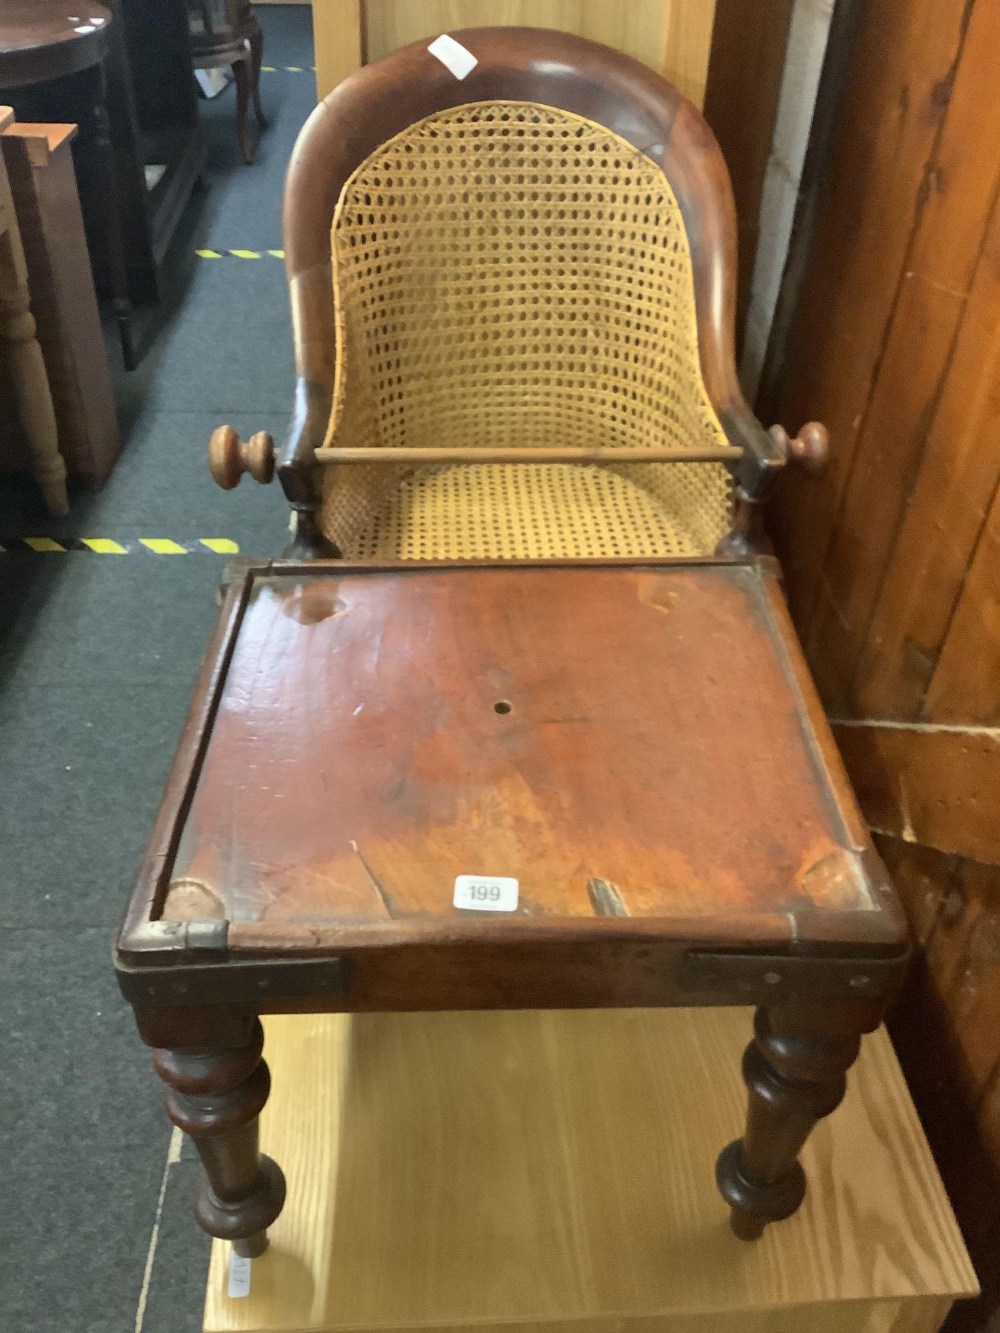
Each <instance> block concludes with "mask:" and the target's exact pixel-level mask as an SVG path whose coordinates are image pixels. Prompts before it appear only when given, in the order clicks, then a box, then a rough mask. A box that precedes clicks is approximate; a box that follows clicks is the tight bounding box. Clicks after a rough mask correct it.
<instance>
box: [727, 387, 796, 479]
mask: <svg viewBox="0 0 1000 1333" xmlns="http://www.w3.org/2000/svg"><path fill="white" fill-rule="evenodd" d="M719 422H720V424H721V426H722V429H723V431H724V432H725V436H726V439H727V440H728V441H729V443H730V444H732V445H735V446H737V447H738V448H741V449H742V450H743V457H742V458H740V459H737V460H736V461H735V462H734V463H732V464H731V465H729V467H730V471H731V472H732V474H733V476H734V478H735V479H736V483H737V485H738V486H739V488H740V490H741V491H743V492H744V494H745V495H747V496H748V497H749V498H750V499H753V500H763V499H764V497H765V496H766V494H767V492H768V491H769V490H770V489H771V486H772V485H773V483H774V479H775V477H776V475H777V473H778V471H779V470H780V469H781V468H782V467H784V465H785V463H786V462H787V461H788V454H787V451H786V450H785V449H783V448H782V446H781V444H780V442H779V441H778V440H776V439H775V438H774V437H773V436H772V435H771V434H770V433H769V432H768V431H766V430H765V429H764V427H763V426H762V425H761V424H760V422H759V421H758V420H757V418H756V417H755V416H754V414H753V412H751V410H750V408H749V407H748V406H747V403H746V401H745V400H744V399H743V398H742V396H741V397H738V398H735V399H733V400H731V401H730V402H729V403H728V404H727V405H726V407H725V408H723V409H722V411H721V412H720V413H719Z"/></svg>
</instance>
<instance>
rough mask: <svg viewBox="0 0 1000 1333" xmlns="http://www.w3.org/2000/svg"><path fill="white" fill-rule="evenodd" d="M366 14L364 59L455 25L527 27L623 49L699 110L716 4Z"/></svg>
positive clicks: (507, 1)
mask: <svg viewBox="0 0 1000 1333" xmlns="http://www.w3.org/2000/svg"><path fill="white" fill-rule="evenodd" d="M364 13H365V16H366V28H365V42H366V50H367V59H368V60H379V59H381V58H382V56H384V55H388V53H389V52H390V51H394V50H395V49H396V48H397V47H400V46H406V45H408V44H409V43H410V42H416V41H420V40H421V38H425V37H426V38H431V37H436V36H437V35H438V33H441V32H450V31H453V30H454V29H456V28H475V27H480V26H485V25H491V26H492V25H497V26H517V25H521V24H531V25H533V26H537V27H540V28H558V29H560V30H561V31H564V32H573V33H576V34H577V35H578V36H580V37H589V38H590V39H591V40H592V41H595V42H603V43H604V44H605V45H606V46H612V47H614V48H615V49H617V50H620V51H625V52H626V53H627V54H628V55H631V56H634V57H635V58H636V59H637V60H641V61H643V63H644V64H646V65H649V66H650V67H651V68H652V69H655V70H657V71H658V72H659V73H660V74H662V75H663V76H664V78H666V79H669V80H670V82H671V83H673V84H676V85H677V87H678V88H680V90H681V92H683V93H684V95H685V96H686V97H690V98H691V100H692V101H693V102H695V103H696V104H697V105H698V106H700V105H701V103H702V100H703V98H704V94H705V78H706V72H707V69H708V54H709V48H710V46H711V41H712V21H713V18H714V14H715V0H631V2H630V3H629V4H627V5H609V4H607V3H606V0H407V2H406V3H405V4H404V3H401V0H368V4H367V5H366V6H365V11H364Z"/></svg>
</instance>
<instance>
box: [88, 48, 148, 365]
mask: <svg viewBox="0 0 1000 1333" xmlns="http://www.w3.org/2000/svg"><path fill="white" fill-rule="evenodd" d="M92 122H93V136H94V145H95V148H96V152H97V161H98V164H99V165H98V170H99V171H100V188H101V200H102V206H103V213H104V216H103V218H102V219H101V221H102V223H103V227H104V237H105V255H106V257H107V264H108V281H109V283H110V287H111V308H112V310H113V311H114V315H115V321H116V323H117V324H118V337H119V339H120V341H121V345H122V359H123V360H124V362H125V369H126V370H134V369H135V367H136V364H137V362H136V355H135V343H134V341H133V338H132V302H131V300H130V299H129V294H128V265H127V261H126V258H125V233H124V230H123V228H122V215H121V199H120V196H119V191H118V168H117V167H116V165H115V150H114V145H113V144H112V142H111V121H110V118H109V116H108V106H107V74H106V72H105V69H104V66H103V64H102V65H101V67H100V84H99V88H98V95H97V98H96V100H95V102H94V108H93V113H92Z"/></svg>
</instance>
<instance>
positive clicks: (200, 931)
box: [115, 556, 909, 1012]
mask: <svg viewBox="0 0 1000 1333" xmlns="http://www.w3.org/2000/svg"><path fill="white" fill-rule="evenodd" d="M732 567H742V568H745V569H747V570H749V571H751V572H753V573H755V574H756V575H757V576H758V578H759V579H760V582H761V588H762V592H763V597H764V605H765V609H766V614H767V617H768V626H769V631H770V633H771V637H772V640H773V642H774V643H775V644H776V646H777V648H778V649H779V651H780V654H781V657H782V659H783V667H784V669H785V672H786V677H787V679H788V682H789V688H790V690H791V691H792V692H793V694H794V696H795V699H796V703H797V705H798V711H799V716H800V720H801V723H802V727H803V732H804V735H805V738H806V741H807V744H808V745H809V747H810V750H811V751H812V754H813V758H814V762H815V763H816V766H817V769H818V771H820V772H821V773H822V774H823V775H824V776H826V775H827V773H828V771H829V762H830V758H831V755H830V753H829V750H830V747H832V748H833V755H834V756H836V755H837V752H836V748H835V745H834V743H833V741H832V736H831V737H830V738H829V739H828V741H827V743H826V744H824V739H826V738H825V737H824V736H817V734H816V733H817V727H819V729H820V730H822V728H824V727H827V724H826V720H825V717H824V716H823V714H822V710H821V709H820V708H819V702H818V699H817V698H816V697H815V691H814V690H812V689H811V682H810V681H809V677H808V672H807V670H806V668H805V667H804V665H803V664H801V663H797V662H793V661H791V660H790V657H789V652H788V647H789V642H791V643H793V644H794V642H795V640H794V631H791V633H792V635H793V638H792V639H791V640H790V641H789V640H788V634H789V629H788V627H787V626H783V625H780V624H779V623H778V616H780V611H779V612H778V613H777V616H776V607H782V606H783V595H782V593H781V589H780V567H779V566H778V565H777V562H776V561H774V560H773V559H772V558H771V557H767V556H765V557H760V556H753V557H750V558H747V557H731V556H720V557H709V558H703V557H698V558H680V559H678V558H659V559H657V558H651V559H642V560H637V559H635V558H631V557H622V558H614V559H586V560H566V559H560V560H541V561H539V560H525V561H509V562H506V561H505V562H502V563H498V562H496V561H495V560H469V561H459V562H456V561H440V562H438V561H398V560H394V561H382V562H376V561H364V562H345V561H343V560H336V559H330V560H308V561H299V560H288V559H267V558H265V559H259V558H254V557H242V558H240V559H238V560H236V561H233V562H231V564H230V566H229V567H227V570H226V575H225V578H224V581H223V602H222V609H221V611H220V615H219V618H218V621H217V624H216V627H215V630H214V632H213V635H212V637H211V639H210V640H209V643H208V645H207V647H206V649H205V655H204V659H203V663H202V669H201V673H200V675H199V678H198V682H197V684H196V687H195V691H194V697H193V702H192V706H191V710H190V713H189V716H188V719H187V722H186V724H185V727H184V730H183V732H182V735H181V739H180V742H179V744H178V748H177V753H176V756H175V759H174V763H173V765H172V768H171V774H172V775H173V774H175V773H176V774H180V776H179V777H178V779H177V780H176V781H171V782H169V783H168V788H167V792H166V794H165V797H164V800H163V803H162V804H161V807H160V811H159V815H158V817H157V820H156V823H155V825H154V829H153V832H152V835H151V838H150V841H149V845H148V850H147V852H146V855H145V857H144V859H143V861H142V863H141V865H140V869H139V873H138V876H137V882H136V885H135V888H134V890H133V893H132V895H131V897H130V901H129V905H128V908H127V911H126V915H125V919H124V921H123V924H122V927H121V929H120V931H119V934H118V937H117V940H116V945H115V968H116V972H117V973H118V977H119V984H120V985H121V987H122V990H123V992H124V993H125V994H126V996H127V998H130V999H132V1000H133V1002H134V1003H150V1002H153V1003H159V1002H160V1001H151V999H150V997H151V995H152V994H153V992H154V991H156V992H157V993H163V992H168V993H171V994H174V995H175V999H174V1001H173V1002H174V1003H176V1002H177V1001H176V994H177V987H178V986H181V987H183V985H184V984H185V983H184V979H183V977H184V974H187V975H188V976H189V979H190V981H191V982H192V983H194V985H195V987H196V989H199V990H200V988H201V985H202V984H204V983H206V982H208V981H209V977H208V973H207V972H206V970H205V969H211V971H212V973H213V980H212V983H211V984H210V985H209V987H208V989H209V990H212V989H214V988H215V986H216V985H217V982H218V980H219V979H220V978H219V972H220V969H221V970H224V971H225V972H226V973H227V975H228V976H230V978H235V976H236V972H237V970H238V969H240V968H248V969H250V970H251V972H252V969H253V966H254V964H255V962H257V961H259V960H262V959H264V958H266V959H268V960H269V962H270V964H271V966H272V967H273V966H275V965H276V964H277V965H278V966H281V967H284V968H287V969H289V970H290V972H291V974H293V975H294V974H295V973H296V972H297V974H298V976H299V977H300V978H301V977H303V976H304V975H305V974H304V973H303V972H301V971H298V969H299V968H301V967H303V966H308V965H313V966H314V967H316V966H317V965H324V964H325V965H329V966H330V967H332V968H333V969H334V971H336V969H337V968H340V969H341V974H342V976H343V975H346V969H347V968H348V967H349V961H350V955H351V953H352V952H355V951H364V950H365V949H372V948H391V947H396V946H398V945H399V944H402V943H406V944H407V945H409V946H410V947H412V946H413V945H419V944H420V942H421V941H424V942H427V943H429V942H430V939H431V936H432V935H433V938H434V939H435V940H438V941H440V940H441V939H442V937H444V938H446V939H447V940H449V941H451V942H454V943H455V944H460V945H463V946H465V947H471V948H473V949H474V948H475V946H476V943H477V941H478V940H482V939H484V938H486V936H485V934H484V928H483V923H482V922H481V921H480V920H478V919H475V920H465V919H463V918H461V917H458V918H455V919H454V920H449V921H448V922H447V923H442V922H441V921H440V920H439V919H435V920H434V921H432V922H430V921H429V922H427V923H421V922H420V921H418V920H415V921H410V922H407V923H395V928H394V930H393V932H392V939H391V940H390V939H389V938H388V937H387V935H386V932H385V929H384V927H382V926H380V927H379V930H378V932H377V939H376V932H375V931H374V930H371V931H366V929H365V928H364V927H363V926H355V927H353V928H352V927H351V926H349V925H341V926H338V927H329V926H328V925H327V926H326V927H322V928H321V927H317V928H316V929H311V928H309V927H308V926H300V924H299V923H295V924H294V926H288V927H287V928H286V930H285V935H284V938H281V925H282V923H280V922H274V923H271V929H272V930H273V933H274V939H273V942H269V941H265V940H263V939H262V938H261V936H262V935H266V934H267V928H266V927H264V928H261V927H260V926H259V924H258V923H239V922H235V923H230V922H229V921H226V920H206V921H180V922H174V921H163V920H160V919H159V912H160V910H161V909H162V902H163V898H164V895H165V889H166V885H167V883H168V880H169V874H170V869H171V867H172V865H173V862H174V857H175V855H176V851H177V845H178V842H179V838H180V834H181V831H182V829H183V826H184V820H185V818H186V814H187V810H188V809H189V808H190V804H191V801H192V799H193V796H194V792H195V789H196V786H197V782H198V778H199V775H200V770H201V764H202V761H203V758H204V754H205V751H206V749H207V745H208V742H209V739H210V737H211V731H212V721H213V718H214V715H215V713H216V711H217V709H218V706H219V701H220V698H221V694H222V689H223V686H224V684H225V679H226V675H227V671H228V667H229V663H230V661H231V658H232V653H233V649H234V647H235V643H236V639H237V636H238V632H239V628H240V624H241V622H242V618H243V613H244V611H245V609H246V606H247V604H248V602H249V600H250V597H251V595H252V593H253V590H254V586H255V583H256V582H257V580H259V579H267V578H273V577H288V576H291V577H294V576H300V575H301V576H302V577H308V578H310V579H311V578H316V577H323V576H326V577H329V576H336V577H346V576H357V575H372V576H378V575H380V574H386V573H393V574H426V573H436V572H441V573H447V574H453V573H458V572H461V571H463V570H464V571H467V570H469V569H476V570H481V571H489V570H496V571H509V570H510V569H512V568H515V569H524V570H550V569H572V568H579V569H581V570H588V569H589V570H596V569H635V570H650V571H659V570H669V569H676V568H732ZM786 615H787V613H786ZM790 623H791V622H790V621H789V622H788V626H790ZM804 686H805V689H806V691H808V692H809V694H808V695H807V694H806V693H804ZM827 729H828V728H827ZM837 763H838V765H839V758H838V759H837ZM833 777H834V781H835V782H836V781H837V779H838V777H842V766H840V767H839V771H835V772H834V775H833ZM823 785H824V788H825V786H826V784H825V782H824V784H823ZM840 785H841V784H840V783H838V786H840ZM843 785H844V786H846V778H843ZM845 796H846V799H845ZM831 800H832V802H833V805H834V807H835V809H836V814H837V822H838V823H839V824H840V825H841V828H842V829H843V832H844V838H845V843H846V844H847V845H848V846H849V847H850V848H851V849H852V850H853V851H854V853H855V855H856V856H857V860H858V867H859V871H860V873H861V874H862V875H863V877H864V880H865V883H866V887H867V888H868V890H869V893H870V896H871V899H872V904H873V909H872V910H862V911H852V912H845V913H831V912H829V911H824V912H822V913H819V912H814V911H809V910H808V909H802V910H801V911H796V912H794V913H781V914H774V915H773V916H770V917H767V918H764V917H762V916H760V915H757V916H754V917H752V918H748V920H747V921H746V923H745V926H746V930H745V934H746V939H747V944H748V947H747V949H745V950H741V951H740V952H739V954H738V955H729V956H728V957H729V958H731V960H732V961H731V962H727V961H725V960H726V959H727V954H726V951H725V950H724V949H723V948H721V947H720V941H719V937H718V935H717V934H715V933H713V931H712V923H711V920H710V919H709V920H705V919H695V920H692V919H691V918H680V919H676V920H673V919H671V920H668V919H662V920H661V919H653V918H650V919H645V920H635V919H628V920H618V919H615V918H603V917H602V918H594V919H593V920H591V919H590V918H565V919H562V918H561V919H558V921H557V920H555V919H553V918H537V919H535V918H527V917H519V918H514V919H511V920H509V921H505V922H504V923H503V928H502V929H500V930H499V932H498V927H497V923H493V922H491V923H490V931H489V938H490V939H491V940H497V939H498V938H499V937H500V936H501V935H502V937H503V938H504V940H505V942H506V943H507V944H508V945H509V946H510V947H514V948H516V947H517V946H518V945H519V944H524V945H528V944H529V943H530V944H532V945H533V946H535V947H537V946H538V944H539V943H542V942H543V941H544V940H546V939H548V940H552V939H553V936H554V935H556V934H557V936H558V941H559V942H560V943H566V942H567V941H573V940H579V941H580V942H585V941H586V942H590V943H593V942H594V941H595V940H597V939H603V940H608V941H610V940H615V939H617V940H633V941H642V940H646V941H659V942H663V941H664V940H665V939H666V940H669V943H670V947H671V948H673V949H676V950H677V951H678V954H679V956H682V957H690V958H698V957H701V958H704V957H707V956H711V957H712V958H714V959H719V958H721V959H723V960H724V965H723V970H725V968H731V967H732V966H735V967H736V971H737V974H739V972H740V968H741V967H743V968H748V969H749V970H750V972H751V973H754V971H755V969H757V970H759V965H761V964H762V960H763V966H764V970H765V971H767V970H768V965H767V961H766V960H769V959H770V960H774V959H780V960H783V961H784V962H785V963H786V964H787V963H788V962H789V961H791V962H793V963H795V962H797V961H801V962H802V963H804V964H807V965H808V966H809V967H810V968H814V967H815V964H816V963H817V962H820V961H823V960H826V961H828V962H831V963H834V964H839V963H842V962H846V963H847V964H848V965H851V964H853V963H854V962H858V963H861V962H864V963H865V964H868V965H872V966H873V967H874V969H875V973H877V974H878V978H879V979H878V981H877V982H874V983H873V984H874V985H876V986H877V988H878V990H879V991H880V992H881V991H882V990H883V988H884V987H885V986H889V987H891V988H894V987H895V984H896V983H895V980H894V978H895V977H896V976H897V975H899V976H901V975H902V973H903V970H904V969H905V965H906V959H907V957H908V947H909V946H908V935H907V927H906V923H905V920H904V918H903V915H902V910H901V908H900V906H899V904H898V902H897V901H896V899H895V895H894V890H893V889H892V886H891V884H890V882H889V880H888V876H887V874H886V872H885V870H884V867H883V866H882V865H881V862H880V860H879V858H878V856H877V854H876V853H875V852H874V849H873V848H872V846H871V843H870V841H869V839H868V837H867V831H866V830H864V827H863V825H862V824H861V822H860V817H859V816H858V815H857V813H856V809H853V808H852V806H853V803H852V799H851V797H850V790H849V787H847V788H846V793H845V791H843V790H839V791H836V792H834V793H833V794H832V796H831ZM845 807H846V814H847V817H846V818H845ZM852 815H853V818H852V817H851V816H852ZM793 918H794V919H793ZM847 920H849V921H850V923H851V931H850V932H849V933H851V934H852V935H853V937H854V942H853V943H852V944H851V945H850V946H847V945H845V944H844V943H843V942H842V941H841V942H838V941H837V940H836V939H835V938H831V935H832V936H836V935H838V934H840V931H839V930H836V929H834V928H835V927H836V926H837V924H838V923H845V922H846V921H847ZM737 924H738V923H737ZM727 925H728V926H729V928H730V929H732V926H733V922H732V920H731V919H728V918H727ZM554 927H558V931H557V932H556V931H555V930H554ZM765 928H766V929H765ZM845 933H848V932H845ZM296 934H297V936H298V938H296ZM368 935H370V936H371V938H370V939H369V938H367V936H368ZM729 939H730V940H731V939H732V935H731V934H730V935H729ZM737 960H738V961H737ZM875 973H873V976H874V975H875ZM293 975H290V977H289V984H290V985H291V986H292V987H293V989H294V987H295V985H296V984H297V983H296V982H295V981H294V979H293ZM719 980H720V979H719V977H718V976H717V977H716V983H718V982H719ZM722 980H723V981H724V978H722ZM743 980H744V979H740V984H739V985H737V987H736V988H735V990H734V991H733V994H735V995H737V996H740V995H742V998H736V999H732V1000H730V1001H728V1002H729V1003H752V1002H754V999H753V998H752V997H751V996H750V995H749V994H744V993H743V991H742V990H741V986H742V985H743ZM161 981H162V982H163V983H164V984H161ZM338 984H340V985H342V984H343V981H341V982H340V983H338ZM224 989H226V990H229V991H230V993H232V992H231V990H230V988H229V987H226V988H224ZM251 989H252V983H251ZM718 989H719V986H718V984H716V992H718ZM307 991H309V993H312V992H311V989H310V987H308V986H307ZM753 994H754V995H755V996H756V995H757V991H756V990H754V992H753ZM140 997H142V998H140ZM762 998H768V999H773V998H775V996H774V992H773V991H770V992H769V991H768V990H767V988H766V987H764V988H763V989H762V990H761V995H760V998H759V999H758V1002H760V999H762ZM164 999H166V994H164ZM665 1002H666V1003H670V1002H673V1003H676V1001H665ZM692 1002H697V1003H704V1002H705V1000H704V999H697V1000H696V999H695V998H694V994H692ZM714 1002H716V1001H713V1003H714ZM261 1012H269V1010H267V1009H266V1008H265V1009H262V1010H261Z"/></svg>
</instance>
